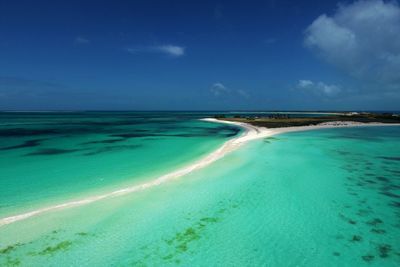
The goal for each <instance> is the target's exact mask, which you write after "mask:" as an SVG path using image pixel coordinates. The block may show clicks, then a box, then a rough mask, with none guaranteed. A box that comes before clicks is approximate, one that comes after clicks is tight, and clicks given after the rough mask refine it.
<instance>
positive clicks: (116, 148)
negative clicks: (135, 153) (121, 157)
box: [83, 145, 142, 156]
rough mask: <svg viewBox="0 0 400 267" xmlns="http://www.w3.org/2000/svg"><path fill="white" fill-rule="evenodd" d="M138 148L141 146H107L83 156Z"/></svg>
mask: <svg viewBox="0 0 400 267" xmlns="http://www.w3.org/2000/svg"><path fill="white" fill-rule="evenodd" d="M139 147H142V145H121V146H108V147H103V148H99V149H96V150H94V151H92V152H87V153H84V154H83V155H84V156H93V155H98V154H102V153H108V152H114V151H120V150H133V149H137V148H139Z"/></svg>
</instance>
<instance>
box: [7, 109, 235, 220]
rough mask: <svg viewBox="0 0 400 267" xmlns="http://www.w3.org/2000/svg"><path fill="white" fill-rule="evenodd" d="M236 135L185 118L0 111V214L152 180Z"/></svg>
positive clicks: (223, 127)
mask: <svg viewBox="0 0 400 267" xmlns="http://www.w3.org/2000/svg"><path fill="white" fill-rule="evenodd" d="M237 133H238V129H237V128H235V127H232V126H227V125H219V124H215V123H209V122H203V121H199V120H197V119H196V118H195V117H193V116H191V117H185V114H179V117H176V116H174V114H161V113H132V112H125V113H121V112H119V113H117V112H113V113H109V112H108V113H90V112H89V113H0V169H1V173H0V215H1V216H3V217H4V216H5V215H8V214H14V213H18V212H22V211H23V210H30V209H33V208H35V207H40V206H43V205H44V204H49V203H53V204H54V203H59V202H61V203H62V202H64V201H65V200H68V199H74V198H79V197H81V196H87V195H90V194H94V193H99V192H109V191H110V190H112V189H116V188H121V187H124V186H128V185H133V184H135V183H138V182H143V180H150V179H154V178H156V177H157V176H158V175H161V174H164V173H167V172H168V171H172V170H174V169H176V168H177V167H179V166H183V165H186V164H188V163H189V162H191V161H193V160H196V159H198V158H199V157H201V156H202V155H205V154H208V153H209V152H210V151H212V150H214V149H216V148H217V147H218V146H219V145H221V144H222V143H223V142H225V141H226V140H228V139H229V138H230V137H232V136H234V135H236V134H237Z"/></svg>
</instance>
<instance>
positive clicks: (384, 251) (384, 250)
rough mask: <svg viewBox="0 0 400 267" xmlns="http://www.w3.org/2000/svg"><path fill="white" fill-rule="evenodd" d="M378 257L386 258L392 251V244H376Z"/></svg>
mask: <svg viewBox="0 0 400 267" xmlns="http://www.w3.org/2000/svg"><path fill="white" fill-rule="evenodd" d="M378 251H379V257H381V258H387V257H389V253H390V252H391V251H392V246H391V245H389V244H380V245H379V246H378Z"/></svg>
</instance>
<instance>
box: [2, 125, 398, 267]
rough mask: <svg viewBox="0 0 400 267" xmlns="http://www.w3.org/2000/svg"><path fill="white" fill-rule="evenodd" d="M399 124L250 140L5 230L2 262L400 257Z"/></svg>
mask: <svg viewBox="0 0 400 267" xmlns="http://www.w3.org/2000/svg"><path fill="white" fill-rule="evenodd" d="M399 136H400V127H364V128H346V129H325V130H318V131H307V132H299V133H288V134H282V135H278V136H275V137H271V138H266V139H264V140H258V141H253V142H250V143H248V144H246V145H245V146H243V147H242V148H240V149H239V150H237V151H235V152H233V153H232V154H229V155H228V156H226V157H224V158H223V159H221V160H219V161H217V162H215V163H213V164H211V165H210V166H208V167H206V168H204V169H202V170H200V171H197V172H195V173H192V174H190V175H187V176H185V177H182V178H180V179H177V180H174V181H171V182H169V183H166V184H163V185H162V186H159V187H154V188H151V189H149V190H146V191H142V192H139V193H135V194H131V195H126V196H123V197H119V198H115V199H107V200H104V201H99V202H96V203H93V204H90V205H86V206H82V207H78V208H72V209H65V210H62V211H57V212H51V213H47V214H43V215H40V216H37V217H34V218H31V219H28V220H25V221H20V222H17V223H14V224H10V225H7V226H4V227H2V228H0V253H1V254H0V255H1V256H0V259H1V260H2V262H1V263H0V264H3V265H5V264H9V265H13V264H15V265H17V264H20V265H22V266H44V265H45V266H70V265H74V266H168V265H181V266H221V265H224V266H227V265H228V266H338V265H341V266H399V263H400V243H399V242H398V240H400V207H399V201H400V162H399V160H400V159H399V156H400V139H399Z"/></svg>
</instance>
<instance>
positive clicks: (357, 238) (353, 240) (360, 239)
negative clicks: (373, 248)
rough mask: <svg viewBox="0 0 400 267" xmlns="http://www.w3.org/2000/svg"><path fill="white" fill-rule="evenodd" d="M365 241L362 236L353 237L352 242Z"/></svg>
mask: <svg viewBox="0 0 400 267" xmlns="http://www.w3.org/2000/svg"><path fill="white" fill-rule="evenodd" d="M362 240H363V238H362V236H360V235H353V237H352V238H351V240H350V241H351V242H360V241H362Z"/></svg>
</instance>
